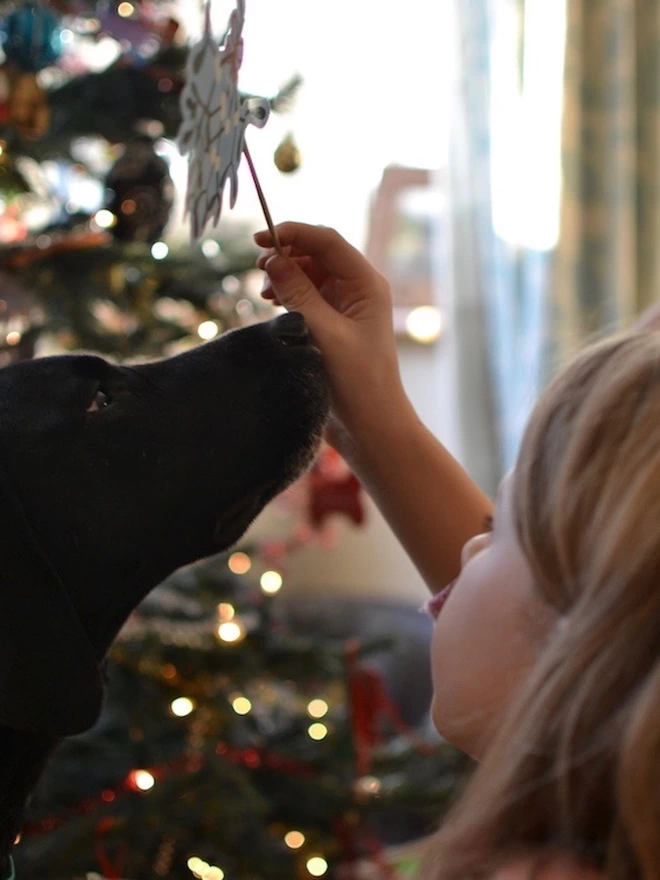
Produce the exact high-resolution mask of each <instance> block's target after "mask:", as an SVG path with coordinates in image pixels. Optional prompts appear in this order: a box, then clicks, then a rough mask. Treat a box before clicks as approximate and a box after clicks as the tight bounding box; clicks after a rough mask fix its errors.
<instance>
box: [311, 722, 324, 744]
mask: <svg viewBox="0 0 660 880" xmlns="http://www.w3.org/2000/svg"><path fill="white" fill-rule="evenodd" d="M307 733H308V734H309V735H310V737H311V738H312V739H316V740H319V739H325V737H326V736H327V735H328V728H327V727H326V726H325V724H321V723H320V722H318V721H317V722H316V723H315V724H310V725H309V727H308V728H307Z"/></svg>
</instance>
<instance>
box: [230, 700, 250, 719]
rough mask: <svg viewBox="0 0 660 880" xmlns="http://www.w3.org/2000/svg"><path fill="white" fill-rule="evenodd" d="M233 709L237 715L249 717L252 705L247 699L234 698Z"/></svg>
mask: <svg viewBox="0 0 660 880" xmlns="http://www.w3.org/2000/svg"><path fill="white" fill-rule="evenodd" d="M231 707H232V709H233V710H234V712H236V714H237V715H247V714H248V712H249V711H250V710H251V709H252V703H251V702H250V701H249V700H248V698H247V697H234V698H233V700H232V701H231Z"/></svg>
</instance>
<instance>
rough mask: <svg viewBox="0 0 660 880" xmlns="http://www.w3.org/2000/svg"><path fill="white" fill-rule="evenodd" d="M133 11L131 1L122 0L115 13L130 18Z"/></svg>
mask: <svg viewBox="0 0 660 880" xmlns="http://www.w3.org/2000/svg"><path fill="white" fill-rule="evenodd" d="M134 12H135V7H134V6H133V4H132V3H128V2H127V0H124V2H123V3H120V4H119V6H118V7H117V15H119V16H121V18H130V17H131V15H133V13H134Z"/></svg>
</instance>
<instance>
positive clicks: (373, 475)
mask: <svg viewBox="0 0 660 880" xmlns="http://www.w3.org/2000/svg"><path fill="white" fill-rule="evenodd" d="M278 233H279V237H280V240H281V242H282V245H284V246H285V248H286V253H287V257H286V258H284V257H282V256H277V255H276V254H275V253H274V251H273V250H272V239H271V237H270V234H269V233H268V232H265V233H259V234H258V235H257V236H256V240H257V243H258V244H260V245H262V246H263V247H270V248H271V249H270V250H268V251H267V252H266V253H265V254H264V255H263V257H262V258H261V259H260V260H259V265H260V266H261V267H262V268H265V270H266V272H267V274H268V278H267V281H266V285H265V287H264V291H263V292H262V295H263V296H264V297H265V298H267V299H276V300H277V301H278V302H280V303H281V304H282V305H284V306H285V307H286V308H287V309H289V310H290V311H297V312H300V313H301V314H302V315H303V317H304V318H305V321H306V323H307V326H308V327H309V329H310V331H311V332H312V335H313V336H314V339H315V341H316V343H317V344H318V346H319V348H320V349H321V351H322V353H323V359H324V363H325V366H326V370H327V373H328V376H329V379H330V385H331V389H332V417H331V427H330V430H329V440H330V442H331V443H332V445H333V446H335V448H336V449H337V450H338V451H339V452H340V453H341V454H342V455H343V456H344V457H345V458H346V460H347V461H348V463H349V464H350V466H351V467H352V468H353V470H354V471H355V473H356V475H357V476H358V477H359V478H360V480H361V481H362V482H363V483H364V485H365V487H366V488H367V490H368V491H369V493H370V494H371V496H372V497H373V499H374V500H375V502H376V504H377V505H378V507H379V508H380V510H381V511H382V513H383V515H384V516H385V518H386V520H387V521H388V523H389V525H390V526H391V528H392V530H393V531H394V533H395V535H396V536H397V538H398V539H399V540H400V542H401V544H402V545H403V547H404V548H405V550H406V551H407V553H408V554H409V556H410V558H411V559H412V561H413V562H414V564H415V565H416V566H417V568H418V570H419V571H420V573H421V575H422V577H423V578H424V580H425V581H426V583H427V585H428V586H429V589H431V590H432V591H433V592H437V591H438V590H440V589H442V587H444V586H445V585H446V584H447V583H449V582H450V581H452V580H453V579H454V578H455V577H456V576H457V575H458V573H459V570H460V555H461V549H462V547H463V545H464V543H465V542H466V541H467V540H468V539H469V538H471V537H472V536H473V535H475V534H478V533H479V532H480V531H482V530H483V529H482V526H483V522H484V518H485V517H486V516H487V515H488V514H489V513H490V512H491V510H492V504H491V502H490V500H489V499H488V498H487V497H486V496H485V495H484V494H483V492H481V490H480V489H479V488H478V486H477V485H476V484H475V483H474V482H473V481H472V480H471V479H470V477H469V476H468V475H467V473H466V472H465V471H464V470H463V468H462V467H461V466H460V465H459V464H458V462H457V461H456V460H455V459H454V458H453V457H452V456H451V455H450V454H449V452H448V451H447V450H446V449H445V448H444V447H443V446H442V444H441V443H439V442H438V440H437V439H436V438H435V437H434V436H433V435H432V434H431V432H430V431H429V430H428V429H427V428H426V427H425V426H424V425H423V424H422V422H421V421H420V419H419V417H418V416H417V414H416V413H415V411H414V409H413V407H412V404H411V403H410V401H409V399H408V397H407V395H406V393H405V391H404V389H403V385H402V382H401V376H400V372H399V365H398V359H397V350H396V339H395V336H394V330H393V326H392V298H391V293H390V288H389V285H388V283H387V282H386V280H385V279H384V278H383V277H382V276H381V275H379V274H378V272H376V270H375V269H374V268H373V267H372V266H371V265H370V264H369V263H368V261H367V260H366V259H365V258H364V257H363V256H362V254H360V253H359V252H358V251H357V250H355V248H353V247H351V245H349V244H348V243H347V242H346V241H345V240H344V239H343V238H342V237H341V236H339V235H338V234H337V233H336V232H334V231H333V230H331V229H327V228H325V227H318V226H306V225H304V224H296V223H284V224H282V225H281V226H279V227H278Z"/></svg>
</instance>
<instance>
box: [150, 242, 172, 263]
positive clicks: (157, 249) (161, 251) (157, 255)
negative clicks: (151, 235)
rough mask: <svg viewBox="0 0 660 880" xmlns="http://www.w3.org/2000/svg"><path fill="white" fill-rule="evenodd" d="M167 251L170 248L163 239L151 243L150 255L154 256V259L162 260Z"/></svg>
mask: <svg viewBox="0 0 660 880" xmlns="http://www.w3.org/2000/svg"><path fill="white" fill-rule="evenodd" d="M169 252H170V249H169V248H168V246H167V245H166V244H165V242H164V241H155V242H154V243H153V244H152V245H151V256H152V257H153V258H154V260H164V259H165V257H166V256H167V255H168V254H169Z"/></svg>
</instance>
